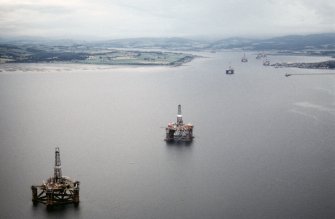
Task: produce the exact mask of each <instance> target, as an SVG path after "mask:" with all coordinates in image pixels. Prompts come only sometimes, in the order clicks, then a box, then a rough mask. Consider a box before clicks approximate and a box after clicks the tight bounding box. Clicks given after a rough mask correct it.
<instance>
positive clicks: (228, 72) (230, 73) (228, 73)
mask: <svg viewBox="0 0 335 219" xmlns="http://www.w3.org/2000/svg"><path fill="white" fill-rule="evenodd" d="M226 74H227V75H232V74H234V69H233V68H232V67H231V66H229V68H228V69H227V70H226Z"/></svg>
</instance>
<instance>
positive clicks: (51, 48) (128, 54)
mask: <svg viewBox="0 0 335 219" xmlns="http://www.w3.org/2000/svg"><path fill="white" fill-rule="evenodd" d="M193 58H195V56H194V55H191V54H185V53H180V52H162V51H137V50H121V49H111V48H108V47H95V46H90V45H82V44H73V45H61V46H59V45H40V44H23V45H18V44H16V45H11V44H0V63H58V62H65V63H81V64H106V65H168V66H178V65H182V64H183V63H186V62H190V61H192V59H193Z"/></svg>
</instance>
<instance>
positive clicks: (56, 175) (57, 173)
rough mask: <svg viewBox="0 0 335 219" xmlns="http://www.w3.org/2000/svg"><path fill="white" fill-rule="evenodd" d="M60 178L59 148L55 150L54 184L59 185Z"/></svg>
mask: <svg viewBox="0 0 335 219" xmlns="http://www.w3.org/2000/svg"><path fill="white" fill-rule="evenodd" d="M61 178H62V167H61V163H60V154H59V148H58V147H57V148H56V149H55V167H54V180H55V181H54V183H59V181H60V180H61Z"/></svg>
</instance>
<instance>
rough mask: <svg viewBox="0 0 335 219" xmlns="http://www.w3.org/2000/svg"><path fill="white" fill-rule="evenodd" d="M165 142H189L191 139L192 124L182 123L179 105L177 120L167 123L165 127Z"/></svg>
mask: <svg viewBox="0 0 335 219" xmlns="http://www.w3.org/2000/svg"><path fill="white" fill-rule="evenodd" d="M165 130H166V138H165V141H167V142H191V141H192V140H193V138H194V137H193V125H192V124H184V122H183V116H182V114H181V105H178V115H177V122H176V123H175V122H174V123H171V122H170V123H169V124H168V126H167V127H166V128H165Z"/></svg>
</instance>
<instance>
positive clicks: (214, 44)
mask: <svg viewBox="0 0 335 219" xmlns="http://www.w3.org/2000/svg"><path fill="white" fill-rule="evenodd" d="M0 44H10V45H17V46H22V45H32V44H34V45H36V44H38V45H46V46H51V47H52V46H74V49H79V48H85V47H87V48H90V49H92V48H96V49H98V50H99V49H106V48H124V49H154V50H155V49H157V50H160V49H163V50H179V51H219V50H225V49H245V50H258V51H266V50H282V51H302V50H333V51H334V50H335V33H323V34H310V35H290V36H282V37H275V38H270V39H250V38H238V37H234V38H226V39H221V40H216V41H214V40H196V39H185V38H177V37H172V38H130V39H115V40H106V41H96V42H88V41H74V40H55V41H52V40H48V39H35V40H34V39H32V38H29V39H21V40H20V39H17V38H16V39H7V40H4V39H0ZM332 54H333V53H332Z"/></svg>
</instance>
